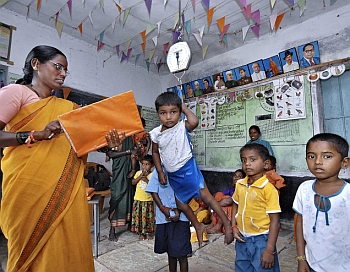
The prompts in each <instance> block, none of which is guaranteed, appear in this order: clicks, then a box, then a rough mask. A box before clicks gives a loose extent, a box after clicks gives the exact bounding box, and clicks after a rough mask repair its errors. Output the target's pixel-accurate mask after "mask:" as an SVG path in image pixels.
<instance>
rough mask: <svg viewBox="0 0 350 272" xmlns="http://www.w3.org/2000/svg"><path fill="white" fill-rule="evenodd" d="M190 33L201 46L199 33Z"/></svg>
mask: <svg viewBox="0 0 350 272" xmlns="http://www.w3.org/2000/svg"><path fill="white" fill-rule="evenodd" d="M192 34H193V36H194V37H195V38H196V41H197V42H198V43H199V44H200V46H203V44H202V39H201V37H200V35H199V34H198V33H192Z"/></svg>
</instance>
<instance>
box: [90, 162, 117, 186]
mask: <svg viewBox="0 0 350 272" xmlns="http://www.w3.org/2000/svg"><path fill="white" fill-rule="evenodd" d="M84 178H86V179H87V180H88V181H89V187H92V188H95V191H105V190H108V189H109V186H110V185H111V176H110V175H109V172H108V170H107V169H106V167H104V166H103V165H102V164H97V165H96V167H94V166H90V167H89V168H88V173H87V174H86V175H85V176H84Z"/></svg>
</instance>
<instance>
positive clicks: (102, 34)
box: [100, 30, 105, 42]
mask: <svg viewBox="0 0 350 272" xmlns="http://www.w3.org/2000/svg"><path fill="white" fill-rule="evenodd" d="M104 36H105V31H104V30H103V31H102V32H101V33H100V42H103V37H104Z"/></svg>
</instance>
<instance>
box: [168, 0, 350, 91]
mask: <svg viewBox="0 0 350 272" xmlns="http://www.w3.org/2000/svg"><path fill="white" fill-rule="evenodd" d="M320 5H321V3H320ZM294 12H298V11H294ZM349 12H350V4H348V5H345V6H342V7H341V8H340V9H337V10H334V11H330V12H325V13H324V14H322V15H319V16H317V17H314V18H312V19H309V20H307V21H305V22H303V23H300V24H297V25H293V26H291V27H285V28H283V29H279V30H278V31H277V33H275V32H272V33H271V34H269V35H265V36H261V37H260V38H259V39H257V38H253V39H247V41H246V42H245V44H244V46H242V47H239V48H236V49H234V50H230V51H228V52H227V53H225V54H222V55H218V56H217V57H214V58H211V59H207V60H204V61H203V62H202V63H200V64H197V65H193V66H190V68H189V70H188V71H186V74H185V75H184V77H183V78H182V83H186V82H189V81H193V80H195V79H200V78H203V77H206V76H211V75H213V74H215V73H218V72H222V71H226V70H229V69H232V68H235V67H238V66H242V65H245V64H248V63H251V62H253V61H255V60H259V59H266V58H268V57H270V56H272V55H277V54H278V53H280V52H282V51H284V50H286V49H289V48H291V47H297V46H299V45H303V44H305V43H308V42H313V41H316V40H318V45H319V50H320V55H321V61H322V62H327V61H332V60H336V59H342V58H346V57H349V56H350V46H349V39H350V20H349ZM285 16H288V13H287V14H285ZM249 31H250V32H251V30H249ZM237 38H242V37H241V36H240V35H237ZM203 39H204V41H205V34H204V38H203ZM208 50H210V46H209V48H208ZM179 75H181V73H179ZM179 75H178V76H179ZM161 82H162V91H165V90H166V88H169V87H172V86H175V85H177V84H178V81H177V79H176V78H175V77H174V76H173V75H168V76H163V77H162V81H161Z"/></svg>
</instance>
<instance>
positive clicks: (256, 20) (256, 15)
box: [252, 9, 260, 25]
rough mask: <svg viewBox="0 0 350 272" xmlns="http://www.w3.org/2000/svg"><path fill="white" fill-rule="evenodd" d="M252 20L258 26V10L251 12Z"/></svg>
mask: <svg viewBox="0 0 350 272" xmlns="http://www.w3.org/2000/svg"><path fill="white" fill-rule="evenodd" d="M252 19H254V21H255V22H257V23H258V25H260V9H258V10H256V11H254V12H252Z"/></svg>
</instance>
